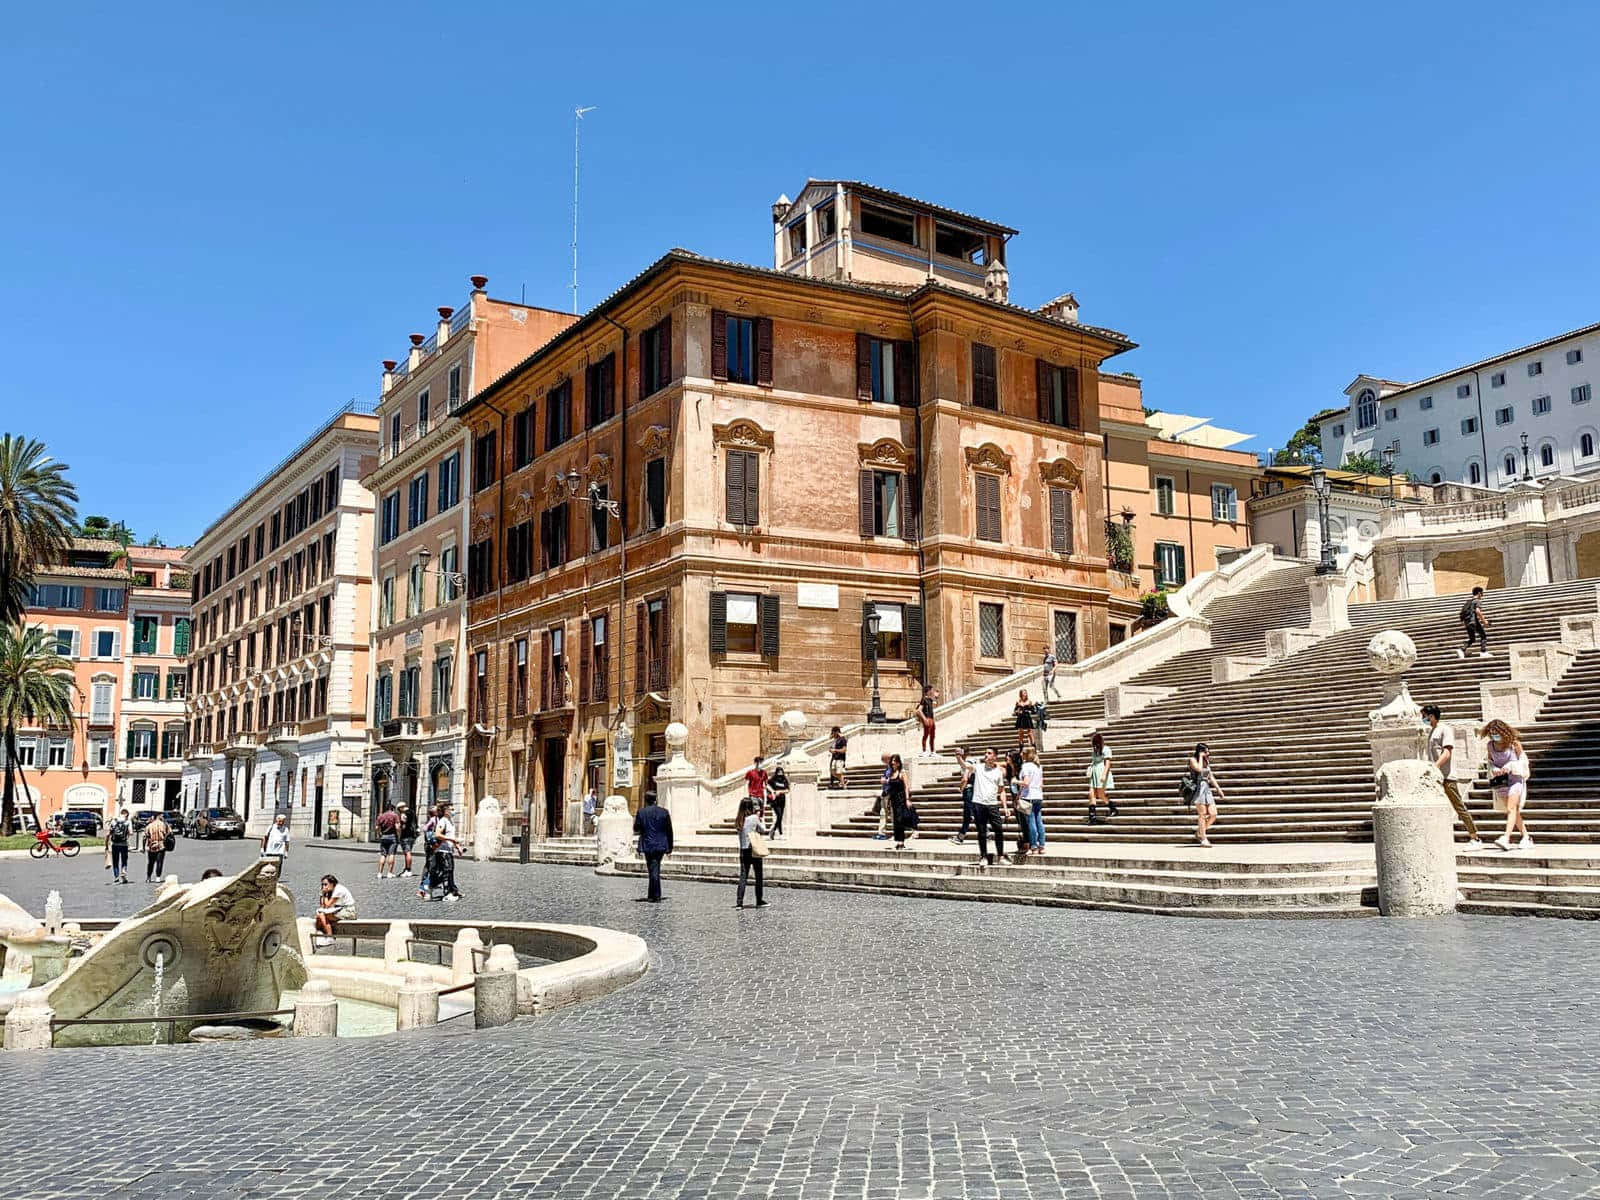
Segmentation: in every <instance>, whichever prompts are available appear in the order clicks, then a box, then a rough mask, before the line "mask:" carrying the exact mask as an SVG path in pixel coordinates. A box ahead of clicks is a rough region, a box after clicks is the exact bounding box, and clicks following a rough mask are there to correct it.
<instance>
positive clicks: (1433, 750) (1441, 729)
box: [1422, 704, 1483, 851]
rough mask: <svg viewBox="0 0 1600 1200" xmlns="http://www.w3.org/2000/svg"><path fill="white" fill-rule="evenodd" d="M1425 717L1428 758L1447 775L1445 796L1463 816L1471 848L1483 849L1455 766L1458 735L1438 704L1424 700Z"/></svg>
mask: <svg viewBox="0 0 1600 1200" xmlns="http://www.w3.org/2000/svg"><path fill="white" fill-rule="evenodd" d="M1422 720H1423V723H1424V724H1426V725H1427V727H1428V761H1429V762H1431V763H1432V764H1433V765H1434V766H1436V767H1438V768H1439V774H1440V775H1442V776H1443V777H1444V794H1445V799H1447V800H1449V801H1450V807H1451V808H1453V809H1455V810H1456V816H1458V817H1460V818H1461V823H1462V824H1463V825H1464V826H1466V829H1467V849H1468V850H1469V851H1472V850H1482V849H1483V842H1482V841H1480V840H1479V838H1478V823H1477V822H1476V821H1474V820H1473V819H1472V814H1471V813H1470V812H1468V811H1467V805H1466V802H1465V801H1464V800H1462V798H1461V789H1460V788H1459V787H1457V786H1456V781H1455V779H1454V777H1453V776H1454V768H1455V761H1456V735H1455V733H1454V731H1452V730H1451V728H1450V726H1448V725H1446V724H1444V722H1443V721H1442V720H1441V714H1440V711H1439V706H1438V705H1437V704H1424V705H1423V706H1422Z"/></svg>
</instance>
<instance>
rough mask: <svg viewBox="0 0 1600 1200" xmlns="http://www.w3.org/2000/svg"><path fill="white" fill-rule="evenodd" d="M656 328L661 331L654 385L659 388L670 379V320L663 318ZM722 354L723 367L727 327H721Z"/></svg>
mask: <svg viewBox="0 0 1600 1200" xmlns="http://www.w3.org/2000/svg"><path fill="white" fill-rule="evenodd" d="M656 328H657V329H659V330H660V331H661V335H660V336H659V337H658V338H657V339H656V383H657V385H658V386H660V387H666V386H667V383H668V381H670V380H671V379H672V318H671V317H666V318H664V319H663V320H662V322H661V324H660V325H658V326H656ZM722 354H723V365H724V366H726V365H727V354H728V342H727V326H723V342H722Z"/></svg>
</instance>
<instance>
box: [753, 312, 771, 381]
mask: <svg viewBox="0 0 1600 1200" xmlns="http://www.w3.org/2000/svg"><path fill="white" fill-rule="evenodd" d="M756 382H757V383H758V384H760V385H761V386H762V387H771V386H772V318H771V317H757V318H756Z"/></svg>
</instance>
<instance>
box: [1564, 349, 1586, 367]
mask: <svg viewBox="0 0 1600 1200" xmlns="http://www.w3.org/2000/svg"><path fill="white" fill-rule="evenodd" d="M1582 361H1583V351H1582V350H1581V349H1578V350H1568V351H1567V366H1569V367H1571V366H1576V365H1577V364H1578V363H1581V362H1582Z"/></svg>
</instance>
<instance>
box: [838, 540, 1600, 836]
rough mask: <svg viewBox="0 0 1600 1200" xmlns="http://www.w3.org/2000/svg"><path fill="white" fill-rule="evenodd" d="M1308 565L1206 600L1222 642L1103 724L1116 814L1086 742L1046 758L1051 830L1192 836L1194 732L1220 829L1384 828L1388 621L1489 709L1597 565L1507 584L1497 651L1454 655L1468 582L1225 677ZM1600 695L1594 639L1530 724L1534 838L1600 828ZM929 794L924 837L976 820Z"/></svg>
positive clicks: (1373, 608) (988, 737)
mask: <svg viewBox="0 0 1600 1200" xmlns="http://www.w3.org/2000/svg"><path fill="white" fill-rule="evenodd" d="M1309 572H1310V568H1309V567H1306V566H1301V565H1298V564H1297V565H1295V566H1291V567H1286V568H1280V569H1279V570H1276V571H1273V572H1271V573H1269V574H1268V575H1267V576H1265V577H1264V578H1263V579H1261V580H1259V581H1258V582H1257V583H1256V584H1255V585H1254V586H1252V587H1251V588H1250V589H1248V590H1246V591H1245V592H1243V593H1241V594H1239V595H1236V596H1232V597H1227V598H1225V599H1222V600H1219V601H1218V602H1216V603H1215V604H1214V605H1212V606H1211V607H1210V608H1208V609H1207V610H1206V612H1205V616H1206V617H1207V618H1208V619H1210V620H1211V621H1212V622H1213V627H1212V641H1213V645H1212V647H1211V648H1210V649H1206V650H1197V651H1190V652H1187V653H1184V654H1180V655H1178V656H1176V657H1174V658H1172V659H1169V660H1168V661H1167V662H1165V663H1162V664H1161V665H1159V666H1157V667H1155V668H1153V669H1151V670H1150V671H1147V672H1145V673H1144V674H1143V675H1140V676H1136V677H1135V678H1134V679H1133V680H1132V681H1131V683H1132V684H1134V685H1148V686H1157V687H1166V688H1175V689H1176V691H1175V692H1174V693H1173V694H1172V695H1171V696H1169V697H1168V698H1167V699H1166V700H1163V701H1161V702H1159V703H1156V704H1154V705H1151V706H1150V707H1148V708H1145V709H1142V710H1140V711H1137V712H1134V713H1132V714H1131V715H1129V716H1125V717H1123V718H1121V719H1119V720H1116V721H1112V722H1108V723H1103V724H1102V725H1101V726H1100V728H1101V731H1102V732H1103V733H1104V735H1105V738H1106V742H1107V744H1108V745H1109V746H1110V747H1111V749H1112V751H1113V753H1114V755H1115V761H1116V764H1117V766H1116V771H1115V782H1116V789H1115V791H1114V793H1113V795H1114V797H1115V799H1116V800H1117V803H1118V806H1119V807H1120V809H1121V815H1119V816H1118V817H1116V818H1115V819H1113V820H1111V821H1109V822H1107V823H1104V824H1096V825H1090V824H1088V823H1087V822H1086V820H1085V808H1086V798H1085V797H1086V786H1085V782H1084V778H1085V771H1086V769H1087V766H1088V759H1089V751H1088V743H1087V740H1086V739H1079V740H1078V741H1075V742H1073V743H1070V744H1068V745H1067V746H1066V747H1065V748H1063V749H1061V750H1056V751H1049V752H1046V753H1045V754H1044V755H1043V756H1042V758H1041V762H1042V765H1043V766H1044V771H1045V795H1046V802H1045V810H1044V811H1045V827H1046V834H1047V839H1054V840H1061V839H1066V840H1069V841H1079V840H1098V841H1114V842H1123V843H1126V842H1148V843H1169V844H1170V843H1181V842H1184V841H1186V840H1189V839H1190V837H1191V830H1192V825H1193V818H1192V814H1191V812H1190V811H1189V810H1188V809H1187V808H1185V806H1184V805H1183V804H1182V802H1181V801H1180V800H1179V798H1178V794H1177V784H1178V778H1179V775H1180V774H1181V772H1182V771H1183V769H1184V763H1185V759H1186V758H1187V756H1188V754H1189V752H1190V751H1191V750H1192V749H1193V746H1194V744H1195V742H1197V741H1206V742H1208V743H1209V744H1210V746H1211V750H1212V765H1213V768H1214V769H1215V771H1216V774H1217V778H1218V780H1219V782H1220V783H1221V785H1222V788H1223V790H1224V792H1225V793H1226V796H1225V798H1224V800H1223V802H1222V806H1221V819H1220V821H1219V823H1218V824H1217V826H1216V827H1215V828H1214V829H1213V830H1212V832H1211V838H1212V841H1213V842H1216V843H1220V844H1227V843H1230V842H1231V843H1242V842H1340V841H1369V840H1370V839H1371V837H1372V821H1371V806H1372V801H1373V783H1372V768H1371V760H1370V757H1369V753H1368V748H1367V741H1366V714H1367V711H1368V710H1369V709H1371V708H1374V707H1376V706H1377V705H1378V704H1379V703H1381V700H1382V690H1383V685H1382V681H1381V680H1380V679H1379V677H1378V676H1377V675H1375V674H1374V673H1373V672H1372V671H1371V669H1370V668H1369V667H1368V665H1367V662H1366V654H1365V648H1366V644H1367V642H1368V641H1369V640H1370V638H1371V636H1372V634H1373V633H1375V632H1377V631H1378V630H1379V629H1388V628H1393V629H1401V630H1403V631H1405V632H1406V633H1407V634H1408V635H1410V637H1411V638H1412V640H1413V641H1415V642H1416V644H1417V648H1418V655H1419V657H1418V661H1417V664H1416V666H1415V667H1414V668H1413V669H1412V670H1411V671H1410V672H1408V674H1407V680H1408V682H1409V685H1410V688H1411V693H1412V695H1413V696H1414V697H1415V698H1416V699H1417V701H1418V703H1427V702H1434V703H1438V704H1439V705H1441V707H1443V709H1444V711H1445V717H1446V719H1447V720H1450V721H1454V722H1460V723H1471V724H1476V723H1477V722H1478V720H1479V717H1480V715H1481V699H1480V696H1479V688H1478V685H1479V684H1480V683H1482V682H1484V681H1488V680H1506V679H1509V677H1510V665H1509V661H1508V657H1507V654H1506V648H1507V646H1508V645H1509V644H1510V643H1511V642H1516V641H1539V640H1555V639H1556V638H1558V637H1559V635H1560V618H1561V617H1562V616H1563V615H1564V614H1566V613H1569V612H1593V611H1594V608H1595V583H1594V581H1592V580H1589V581H1579V582H1575V583H1567V584H1552V585H1548V586H1545V587H1541V588H1538V589H1520V590H1517V589H1513V590H1504V591H1497V592H1491V593H1490V594H1489V595H1488V596H1487V597H1486V608H1487V610H1488V611H1489V613H1490V615H1491V618H1492V620H1493V621H1494V625H1493V626H1492V628H1491V631H1490V636H1491V638H1492V641H1493V645H1494V647H1495V654H1494V656H1492V657H1490V658H1488V659H1480V658H1477V657H1476V656H1474V657H1471V658H1468V659H1466V660H1462V659H1459V658H1457V656H1456V649H1457V647H1458V646H1459V644H1460V643H1461V640H1462V635H1461V626H1460V622H1459V620H1458V619H1457V613H1458V611H1459V609H1460V606H1461V598H1460V597H1449V596H1443V597H1427V598H1422V599H1417V600H1406V601H1388V602H1383V603H1378V604H1370V605H1358V606H1353V607H1352V608H1351V610H1350V617H1351V622H1352V625H1353V628H1352V629H1350V630H1348V631H1346V632H1343V633H1340V634H1335V635H1333V636H1331V637H1328V638H1325V639H1323V640H1322V641H1320V642H1318V643H1316V644H1315V645H1312V646H1311V647H1309V648H1308V649H1305V650H1303V651H1302V652H1300V653H1299V654H1297V655H1294V656H1292V657H1290V658H1288V659H1285V660H1282V661H1280V662H1278V663H1277V664H1275V665H1273V666H1270V667H1268V668H1267V669H1266V670H1264V671H1262V672H1260V673H1259V674H1257V675H1254V676H1252V677H1250V678H1248V679H1244V680H1240V681H1235V682H1230V683H1221V684H1213V683H1212V682H1211V663H1212V660H1213V659H1214V658H1216V657H1217V656H1219V655H1220V654H1225V653H1233V654H1251V653H1257V654H1259V653H1264V651H1265V646H1264V639H1265V634H1266V632H1267V631H1268V630H1269V629H1273V628H1278V627H1285V626H1288V627H1293V626H1301V627H1303V626H1304V625H1305V624H1306V623H1307V620H1308V615H1307V597H1306V588H1305V578H1306V576H1307V575H1308V574H1309ZM1597 698H1600V652H1588V653H1585V654H1582V655H1580V656H1579V658H1578V660H1577V662H1576V663H1575V665H1574V666H1573V667H1572V669H1571V670H1569V672H1568V673H1567V675H1566V677H1565V678H1564V679H1563V680H1562V683H1561V684H1560V686H1559V687H1558V688H1557V689H1556V690H1555V692H1553V693H1552V694H1551V696H1550V698H1549V700H1548V702H1547V704H1546V706H1545V707H1546V711H1547V713H1548V716H1549V724H1548V725H1547V724H1546V723H1545V722H1544V721H1543V720H1541V722H1540V723H1539V724H1538V725H1536V726H1535V727H1534V728H1533V729H1532V730H1530V734H1529V742H1528V745H1529V753H1530V756H1531V757H1532V759H1533V763H1534V782H1533V785H1532V786H1531V788H1530V804H1529V807H1528V821H1529V824H1530V826H1531V827H1532V828H1533V830H1534V838H1535V840H1536V841H1549V842H1590V843H1600V739H1597V738H1596V737H1595V736H1594V735H1595V733H1596V728H1595V727H1596V726H1600V714H1597V716H1596V718H1595V719H1593V720H1591V719H1589V718H1587V717H1586V716H1585V715H1584V714H1585V713H1588V712H1593V711H1595V709H1594V707H1593V704H1594V700H1595V699H1597ZM1090 704H1095V705H1098V704H1099V701H1098V699H1095V700H1091V701H1074V702H1071V704H1070V705H1062V706H1061V712H1062V715H1061V716H1060V717H1058V718H1056V719H1071V718H1069V717H1068V713H1071V714H1072V717H1073V718H1075V717H1076V716H1077V714H1078V713H1079V712H1086V711H1087V706H1088V705H1090ZM1541 715H1542V716H1543V715H1544V714H1541ZM965 744H966V747H967V748H968V750H969V751H971V750H974V749H977V750H981V749H983V748H985V747H988V746H994V747H996V748H997V749H1001V750H1005V749H1007V748H1009V747H1012V746H1014V745H1015V744H1016V734H1015V732H1014V730H1012V729H1011V728H1009V727H1008V726H1007V725H1005V724H998V725H995V726H992V727H990V728H989V729H987V730H984V731H983V732H982V733H981V734H980V735H979V736H977V737H973V738H968V739H965ZM1546 755H1548V757H1549V762H1548V763H1547V762H1546V761H1545V756H1546ZM1547 770H1548V772H1549V778H1548V779H1547V778H1546V771H1547ZM876 776H877V772H876V771H875V770H874V769H872V768H867V769H865V770H858V771H855V772H852V773H851V779H850V782H851V784H852V785H857V784H859V785H861V786H863V788H864V794H865V796H866V798H867V802H868V803H870V799H871V796H872V795H874V794H875V793H876ZM914 792H915V795H914V801H915V803H916V805H917V809H918V812H919V814H920V815H921V818H922V834H923V836H924V838H937V837H943V836H948V835H951V834H953V833H954V832H955V831H956V829H957V828H958V826H959V824H960V818H961V803H960V796H959V786H958V783H957V781H956V780H955V779H954V778H947V779H941V780H935V781H932V782H927V783H922V784H917V785H916V786H915V787H914ZM1468 803H1469V806H1470V807H1471V809H1472V810H1473V812H1474V815H1475V816H1478V815H1480V814H1481V816H1482V818H1483V821H1482V824H1483V826H1484V830H1485V832H1486V833H1487V834H1488V836H1491V837H1492V836H1495V835H1496V834H1497V833H1498V832H1499V828H1500V822H1499V818H1498V816H1497V815H1495V814H1493V813H1492V812H1491V806H1490V802H1489V797H1488V794H1487V789H1485V788H1483V787H1481V786H1479V787H1476V788H1474V789H1472V791H1471V792H1470V794H1469V797H1468ZM876 828H877V819H876V818H875V817H871V816H868V815H865V814H864V813H863V814H862V815H860V816H857V817H854V818H852V819H851V820H849V821H847V822H843V823H841V824H838V825H835V826H833V827H832V828H831V829H829V830H827V831H825V833H826V834H827V835H830V836H833V837H837V838H840V839H848V838H866V837H870V836H871V835H872V834H873V833H874V832H875V831H876ZM1007 832H1008V836H1009V835H1010V833H1011V830H1009V829H1008V831H1007ZM1460 836H1463V837H1464V834H1462V835H1460Z"/></svg>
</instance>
